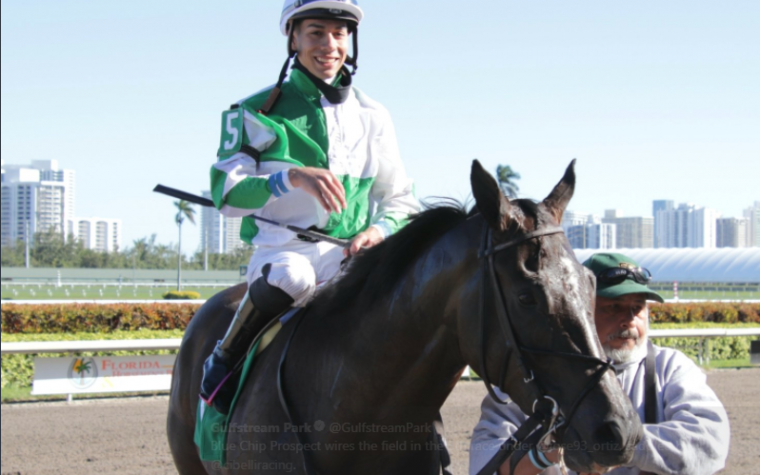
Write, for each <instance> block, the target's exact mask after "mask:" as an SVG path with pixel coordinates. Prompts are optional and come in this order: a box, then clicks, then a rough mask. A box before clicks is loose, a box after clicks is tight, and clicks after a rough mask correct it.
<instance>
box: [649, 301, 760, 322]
mask: <svg viewBox="0 0 760 475" xmlns="http://www.w3.org/2000/svg"><path fill="white" fill-rule="evenodd" d="M649 318H650V321H651V322H652V323H697V322H714V323H760V303H744V302H694V303H662V304H652V306H651V307H650V312H649Z"/></svg>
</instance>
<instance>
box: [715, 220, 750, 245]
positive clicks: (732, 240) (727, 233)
mask: <svg viewBox="0 0 760 475" xmlns="http://www.w3.org/2000/svg"><path fill="white" fill-rule="evenodd" d="M715 224H716V242H715V246H716V247H747V242H748V240H747V236H748V233H747V226H748V224H749V220H748V219H747V218H719V219H718V220H717V222H716V223H715Z"/></svg>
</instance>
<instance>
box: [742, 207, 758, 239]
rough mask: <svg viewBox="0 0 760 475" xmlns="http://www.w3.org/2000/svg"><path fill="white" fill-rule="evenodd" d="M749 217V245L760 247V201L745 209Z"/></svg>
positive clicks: (745, 213)
mask: <svg viewBox="0 0 760 475" xmlns="http://www.w3.org/2000/svg"><path fill="white" fill-rule="evenodd" d="M744 217H745V218H747V246H748V247H760V201H755V204H754V205H753V206H750V207H749V208H747V209H745V210H744Z"/></svg>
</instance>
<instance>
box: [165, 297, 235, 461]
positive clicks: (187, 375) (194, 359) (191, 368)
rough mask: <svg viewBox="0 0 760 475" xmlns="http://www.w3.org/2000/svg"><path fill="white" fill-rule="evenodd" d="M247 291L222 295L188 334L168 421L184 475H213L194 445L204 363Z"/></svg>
mask: <svg viewBox="0 0 760 475" xmlns="http://www.w3.org/2000/svg"><path fill="white" fill-rule="evenodd" d="M245 291H246V285H245V284H240V285H237V286H235V287H231V288H229V289H226V290H223V291H222V292H219V293H218V294H216V295H215V296H214V297H212V298H211V299H209V301H208V302H206V303H205V304H204V305H203V306H202V307H201V308H200V309H198V312H197V313H196V314H195V316H193V319H192V321H191V322H190V324H189V325H188V326H187V330H185V336H184V338H183V340H182V345H181V346H180V350H179V354H178V355H177V361H176V363H175V364H174V371H173V374H172V384H171V393H170V398H169V412H168V417H167V421H166V430H167V436H168V439H169V447H170V449H171V452H172V456H173V457H174V464H175V466H176V467H177V471H178V472H179V474H180V475H206V474H207V473H209V472H208V471H207V470H206V469H205V468H204V466H203V463H202V462H201V460H200V457H199V456H198V450H197V448H196V447H195V442H194V441H193V433H194V431H195V419H196V411H197V409H198V395H199V391H200V385H201V378H202V377H203V362H204V361H205V359H206V357H207V356H208V355H209V354H210V353H211V352H212V351H213V349H214V345H216V342H217V340H219V339H220V338H222V337H223V336H224V332H225V331H226V329H227V326H228V325H229V323H230V320H231V319H232V316H233V315H234V314H235V309H236V308H237V304H238V303H239V301H240V298H241V297H242V295H243V293H244V292H245Z"/></svg>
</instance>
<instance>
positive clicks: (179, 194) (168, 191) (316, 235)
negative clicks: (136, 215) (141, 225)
mask: <svg viewBox="0 0 760 475" xmlns="http://www.w3.org/2000/svg"><path fill="white" fill-rule="evenodd" d="M153 191H155V192H156V193H162V194H164V195H168V196H172V197H174V198H179V199H181V200H185V201H188V202H190V203H194V204H197V205H201V206H205V207H208V208H214V207H215V206H214V202H213V201H211V200H210V199H208V198H204V197H202V196H198V195H194V194H192V193H188V192H186V191H182V190H177V189H175V188H169V187H168V186H164V185H156V187H155V188H153ZM247 217H248V218H253V219H255V220H256V221H261V222H264V223H269V224H272V225H274V226H278V227H280V228H284V229H287V230H288V231H292V232H294V233H296V234H299V235H301V236H305V237H307V238H311V239H315V240H317V241H322V242H329V243H330V244H335V245H336V246H340V247H343V248H348V247H349V246H350V245H351V241H349V240H348V239H339V238H335V237H332V236H328V235H327V234H324V233H320V232H317V231H312V230H310V229H304V228H299V227H298V226H292V225H290V224H282V223H278V222H277V221H272V220H271V219H266V218H262V217H260V216H256V215H255V214H249V215H248V216H247Z"/></svg>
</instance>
